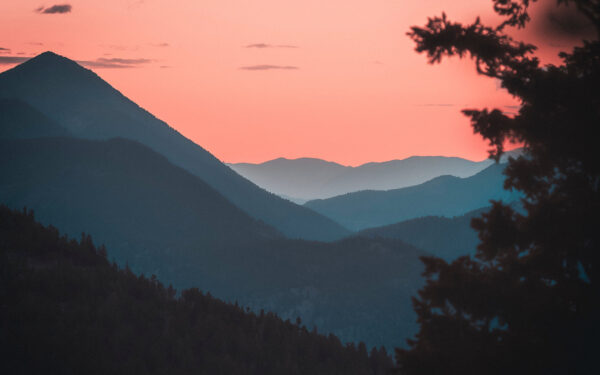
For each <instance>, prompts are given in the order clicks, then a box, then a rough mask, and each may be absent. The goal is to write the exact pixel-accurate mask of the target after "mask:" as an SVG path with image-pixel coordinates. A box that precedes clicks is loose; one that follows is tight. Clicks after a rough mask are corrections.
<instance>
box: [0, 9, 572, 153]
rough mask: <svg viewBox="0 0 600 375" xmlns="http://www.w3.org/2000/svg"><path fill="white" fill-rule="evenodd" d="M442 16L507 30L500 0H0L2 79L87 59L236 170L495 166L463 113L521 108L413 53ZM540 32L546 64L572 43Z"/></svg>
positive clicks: (532, 37)
mask: <svg viewBox="0 0 600 375" xmlns="http://www.w3.org/2000/svg"><path fill="white" fill-rule="evenodd" d="M62 4H68V5H70V6H71V7H70V9H67V8H62V10H63V13H60V12H53V11H52V9H53V8H51V7H52V6H53V5H62ZM541 6H543V5H541ZM541 6H538V8H540V9H541ZM442 11H445V12H446V13H447V14H448V17H449V18H450V19H453V20H457V21H464V22H470V21H473V20H474V18H475V16H476V15H478V14H479V15H481V16H482V19H483V20H484V21H488V22H493V21H494V20H496V19H495V17H494V15H493V12H492V6H491V1H490V0H454V1H448V0H372V1H364V0H361V1H358V0H343V1H341V0H327V1H323V0H303V1H285V0H254V1H241V0H238V1H232V0H202V1H199V0H177V1H166V0H146V1H133V0H132V1H128V0H103V1H92V0H72V1H65V2H62V1H60V2H46V3H44V2H40V1H38V0H33V1H32V0H2V2H0V35H1V38H0V71H4V70H6V69H10V68H11V67H12V66H14V65H15V62H18V61H21V60H23V59H24V58H26V57H31V56H34V55H36V54H38V53H41V52H44V51H47V50H51V51H54V52H56V53H58V54H61V55H64V56H66V57H68V58H71V59H73V60H78V61H85V62H87V67H88V68H90V69H92V70H94V71H95V72H96V73H97V74H98V75H100V76H101V77H102V78H103V79H105V80H106V81H108V82H109V83H110V84H111V85H113V86H114V87H115V88H117V89H118V90H119V91H121V92H122V93H123V94H124V95H126V96H128V97H129V98H130V99H132V100H133V101H135V102H136V103H138V104H139V105H141V106H142V107H144V108H146V109H147V110H149V111H150V112H152V113H153V114H154V115H156V116H157V117H159V118H160V119H162V120H164V121H166V122H167V123H169V125H171V126H172V127H174V128H176V129H177V130H179V131H180V132H181V133H183V134H184V135H185V136H187V137H188V138H191V139H192V140H193V141H194V142H196V143H198V144H200V145H201V146H203V147H204V148H206V149H208V150H209V151H210V152H212V153H213V154H214V155H215V156H217V157H218V158H219V159H221V160H223V161H226V162H242V161H243V162H262V161H266V160H269V159H273V158H276V157H288V158H297V157H318V158H322V159H326V160H331V161H336V162H339V163H342V164H346V165H358V164H362V163H365V162H370V161H385V160H390V159H400V158H405V157H408V156H411V155H447V156H461V157H465V158H469V159H477V160H480V159H484V158H485V157H486V155H487V152H486V150H487V148H488V147H487V144H486V143H485V142H484V141H482V140H481V138H480V136H478V135H474V134H473V132H472V129H471V127H470V124H469V122H468V119H467V118H466V117H464V116H463V115H462V114H461V113H460V110H461V109H462V108H465V107H475V108H480V107H484V106H492V105H495V106H497V107H502V108H503V109H504V110H506V111H514V107H513V108H511V106H514V105H516V104H518V103H516V102H515V101H514V100H513V99H512V98H511V97H510V96H509V95H508V94H506V93H505V92H504V91H503V90H501V89H499V88H498V87H497V83H496V82H494V81H493V80H491V79H488V78H485V77H481V76H477V74H476V73H475V71H474V67H473V64H472V63H471V62H470V61H468V60H464V61H460V60H458V59H452V60H446V61H444V62H443V63H442V64H441V65H435V66H432V65H429V64H427V62H426V57H425V56H424V55H418V54H417V53H415V52H414V43H413V42H412V41H411V40H410V39H409V38H408V37H407V36H406V32H407V31H408V30H409V28H410V26H412V25H419V26H422V25H424V24H425V23H426V21H427V17H428V16H434V15H440V14H441V12H442ZM535 12H537V13H540V14H541V13H542V10H539V9H538V10H536V9H534V19H535V14H536V13H535ZM539 18H540V19H541V18H542V17H539ZM534 29H535V30H538V29H539V28H535V27H531V29H530V31H528V32H527V34H525V33H523V32H521V33H520V34H519V35H520V36H521V37H523V38H526V40H527V41H529V42H533V43H534V44H537V45H538V46H539V47H540V50H539V53H538V54H539V55H540V56H541V57H542V61H543V62H545V63H551V62H554V63H556V62H558V59H557V58H556V54H557V53H558V52H559V51H560V50H565V49H566V50H568V49H569V48H568V46H569V45H572V44H573V42H571V41H569V40H561V39H560V38H558V39H556V38H547V37H545V35H544V33H545V32H543V31H539V32H538V31H531V30H534Z"/></svg>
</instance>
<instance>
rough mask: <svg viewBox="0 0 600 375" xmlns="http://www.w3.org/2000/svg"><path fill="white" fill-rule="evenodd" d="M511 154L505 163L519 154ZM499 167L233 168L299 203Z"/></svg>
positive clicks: (456, 162) (321, 163)
mask: <svg viewBox="0 0 600 375" xmlns="http://www.w3.org/2000/svg"><path fill="white" fill-rule="evenodd" d="M519 153H520V149H517V150H513V151H509V152H507V153H506V154H505V155H503V157H502V160H503V161H506V159H507V158H508V157H511V156H515V155H518V154H519ZM492 164H493V161H492V160H490V159H485V160H482V161H472V160H468V159H464V158H460V157H454V156H449V157H448V156H410V157H408V158H405V159H394V160H388V161H384V162H368V163H364V164H361V165H359V166H345V165H342V164H340V163H336V162H332V161H326V160H323V159H318V158H308V157H304V158H295V159H288V158H283V157H280V158H276V159H272V160H269V161H266V162H263V163H228V164H227V165H228V166H229V167H230V168H232V169H233V170H235V171H236V172H238V173H239V174H241V175H242V176H244V177H246V178H247V179H249V180H250V181H253V182H254V183H256V184H257V185H258V186H261V187H262V188H264V189H265V190H267V191H270V192H272V193H275V194H277V195H279V196H281V197H285V198H287V199H292V200H295V201H299V202H306V201H309V200H314V199H328V198H333V197H335V196H339V195H343V194H347V193H353V192H357V191H362V190H382V191H383V190H393V189H399V188H403V187H408V186H415V185H419V184H422V183H424V182H427V181H429V180H431V179H433V178H435V177H438V176H441V175H453V176H456V177H462V178H465V177H470V176H472V175H474V174H476V173H478V172H480V171H482V170H483V169H485V168H487V167H489V166H490V165H492Z"/></svg>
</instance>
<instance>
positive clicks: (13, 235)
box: [0, 206, 392, 375]
mask: <svg viewBox="0 0 600 375" xmlns="http://www.w3.org/2000/svg"><path fill="white" fill-rule="evenodd" d="M0 332H2V339H1V340H0V372H1V373H4V374H40V373H46V374H128V375H129V374H191V373H194V374H236V375H237V374H260V375H267V374H365V375H367V374H373V375H378V374H385V373H386V370H387V369H388V368H389V367H390V366H391V365H392V363H391V359H390V358H389V357H388V356H387V354H386V353H385V351H383V350H373V351H371V354H370V355H369V354H368V353H367V350H366V347H365V345H364V344H360V345H358V346H354V345H346V346H344V345H342V343H341V342H340V340H339V339H338V338H336V337H335V336H333V335H329V336H324V335H320V334H317V333H315V332H310V331H309V330H307V329H306V328H305V327H303V326H301V325H298V324H293V323H290V322H289V321H283V320H281V319H279V318H278V317H277V316H275V315H274V314H272V313H266V314H265V313H262V312H261V313H259V314H255V313H252V312H250V311H248V310H245V309H243V308H241V307H238V306H237V305H231V304H227V303H224V302H222V301H220V300H218V299H215V298H213V297H211V296H210V294H204V293H202V292H201V291H199V290H198V289H189V290H184V291H182V292H181V293H180V296H179V297H176V293H175V290H174V289H172V288H171V287H168V288H165V287H164V286H163V285H162V284H161V283H160V282H159V281H157V279H156V278H154V277H151V278H147V277H144V276H136V275H134V274H133V273H132V272H131V271H130V270H129V269H124V270H123V269H119V268H118V266H117V265H116V264H110V263H109V262H108V261H107V259H106V256H105V249H104V248H103V247H100V248H96V247H95V246H94V245H93V243H92V241H91V239H90V237H89V236H82V238H81V241H80V242H77V241H74V240H70V239H68V238H67V237H64V236H60V235H59V232H58V231H57V230H56V229H54V228H53V227H49V228H46V227H43V226H42V225H41V224H39V223H37V222H36V221H35V220H34V218H33V214H32V213H31V212H16V211H11V210H9V209H8V208H6V207H5V206H0Z"/></svg>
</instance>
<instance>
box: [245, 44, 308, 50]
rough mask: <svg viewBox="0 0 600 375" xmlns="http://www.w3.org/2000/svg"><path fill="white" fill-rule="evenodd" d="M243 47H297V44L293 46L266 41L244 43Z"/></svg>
mask: <svg viewBox="0 0 600 375" xmlns="http://www.w3.org/2000/svg"><path fill="white" fill-rule="evenodd" d="M244 48H258V49H263V48H299V47H298V46H294V45H291V44H267V43H254V44H248V45H245V46H244Z"/></svg>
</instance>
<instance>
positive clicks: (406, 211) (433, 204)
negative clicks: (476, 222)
mask: <svg viewBox="0 0 600 375" xmlns="http://www.w3.org/2000/svg"><path fill="white" fill-rule="evenodd" d="M504 165H505V164H493V165H491V166H489V167H488V168H486V169H484V170H483V171H481V172H479V173H477V174H475V175H474V176H471V177H468V178H459V177H454V176H440V177H437V178H434V179H432V180H430V181H428V182H425V183H423V184H420V185H416V186H411V187H406V188H402V189H395V190H388V191H370V190H366V191H359V192H356V193H349V194H345V195H341V196H337V197H333V198H329V199H320V200H313V201H309V202H307V203H306V204H305V205H306V206H307V207H310V208H311V209H313V210H315V211H317V212H319V213H321V214H323V215H325V216H327V217H329V218H331V219H333V220H336V221H337V222H339V223H341V224H342V225H344V226H346V227H347V228H350V229H353V230H362V229H366V228H370V227H377V226H383V225H389V224H394V223H398V222H400V221H404V220H408V219H413V218H417V217H423V216H432V215H435V216H445V217H453V216H457V215H462V214H465V213H466V212H468V211H471V210H475V209H478V208H482V207H486V206H489V204H490V203H489V201H490V200H491V199H494V200H503V201H506V202H512V201H514V200H517V199H518V198H519V197H520V194H519V193H517V192H511V191H507V190H504V188H503V183H504V178H505V177H504V175H503V173H502V171H503V170H504Z"/></svg>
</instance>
